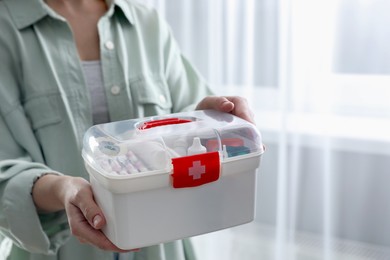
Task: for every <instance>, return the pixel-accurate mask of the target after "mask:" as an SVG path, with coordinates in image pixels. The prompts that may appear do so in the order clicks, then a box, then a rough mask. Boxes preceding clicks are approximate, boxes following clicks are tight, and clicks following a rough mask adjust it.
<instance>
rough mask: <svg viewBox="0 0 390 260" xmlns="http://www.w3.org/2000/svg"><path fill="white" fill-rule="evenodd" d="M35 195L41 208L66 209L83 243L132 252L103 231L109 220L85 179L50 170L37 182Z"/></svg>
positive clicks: (73, 229) (33, 191) (34, 197)
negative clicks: (62, 174) (60, 174)
mask: <svg viewBox="0 0 390 260" xmlns="http://www.w3.org/2000/svg"><path fill="white" fill-rule="evenodd" d="M32 195H33V199H34V202H35V204H36V207H37V209H38V210H39V211H41V212H42V211H43V212H55V211H58V210H63V209H65V211H66V214H67V217H68V222H69V226H70V230H71V233H72V235H74V236H75V237H77V238H78V240H79V241H80V242H81V243H88V244H91V245H94V246H96V247H98V248H100V249H102V250H108V251H115V252H128V250H122V249H120V248H118V247H116V246H115V245H114V244H113V243H112V242H111V241H110V240H109V239H108V238H107V237H106V236H105V235H104V234H103V232H102V231H101V228H102V227H103V226H104V225H105V224H106V220H105V218H104V215H103V212H102V211H101V209H100V208H99V206H98V205H97V204H96V202H95V200H94V197H93V193H92V189H91V185H90V184H89V182H88V181H86V180H85V179H83V178H79V177H70V176H59V175H54V174H47V175H44V176H42V177H41V178H39V179H38V181H37V182H36V183H35V184H34V187H33V190H32Z"/></svg>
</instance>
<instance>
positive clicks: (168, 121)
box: [138, 117, 192, 130]
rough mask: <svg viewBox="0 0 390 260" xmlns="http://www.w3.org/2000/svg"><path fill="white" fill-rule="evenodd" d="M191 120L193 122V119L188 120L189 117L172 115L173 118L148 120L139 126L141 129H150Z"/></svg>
mask: <svg viewBox="0 0 390 260" xmlns="http://www.w3.org/2000/svg"><path fill="white" fill-rule="evenodd" d="M190 122H192V121H191V120H188V119H183V118H177V117H171V118H165V119H159V120H152V121H147V122H144V123H143V124H142V125H140V126H139V127H138V128H139V129H140V130H145V129H149V128H152V127H157V126H163V125H176V124H184V123H190Z"/></svg>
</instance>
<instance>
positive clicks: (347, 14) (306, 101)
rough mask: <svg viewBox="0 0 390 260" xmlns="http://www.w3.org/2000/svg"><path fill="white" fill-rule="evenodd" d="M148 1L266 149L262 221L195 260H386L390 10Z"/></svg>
mask: <svg viewBox="0 0 390 260" xmlns="http://www.w3.org/2000/svg"><path fill="white" fill-rule="evenodd" d="M143 1H144V2H148V3H149V4H152V5H154V6H155V7H156V8H157V9H158V10H159V11H160V13H161V14H162V15H163V16H165V18H166V19H167V20H168V22H169V24H170V25H171V27H172V30H173V33H174V35H175V37H176V39H177V41H178V42H179V45H180V46H181V48H182V50H183V53H184V54H185V55H186V56H187V57H188V58H189V59H190V60H191V61H192V62H193V63H194V64H195V66H196V67H197V68H198V69H199V70H200V71H201V73H202V74H203V75H204V76H205V77H206V78H207V79H208V80H209V82H210V83H211V84H212V86H213V88H214V90H215V91H216V92H217V93H219V94H221V95H230V94H234V95H244V96H246V97H247V98H248V100H249V102H250V104H251V106H252V108H253V109H254V111H255V113H256V121H257V125H258V127H259V129H260V131H261V133H262V134H263V142H264V144H265V145H266V147H267V150H266V152H265V154H264V155H263V158H262V163H261V166H260V171H259V173H258V174H259V175H258V177H259V178H258V194H257V209H256V212H257V215H256V219H255V221H254V222H252V223H250V224H245V225H242V226H239V227H235V228H231V229H228V230H224V231H219V232H214V233H211V234H207V235H202V236H198V237H195V238H194V239H193V240H194V241H195V245H196V250H197V253H198V254H199V255H200V259H202V260H204V259H216V260H218V259H224V260H246V259H248V260H252V259H253V260H257V259H259V260H260V259H266V260H268V259H277V260H285V259H297V260H300V259H331V260H333V259H354V260H355V259H390V120H389V118H390V15H389V13H390V12H389V10H390V2H389V1H388V0H327V1H324V0H322V1H320V0H279V1H276V0H245V1H239V0H212V1H208V0H196V1H195V0H181V1H178V0H176V1H175V0H164V1H163V0H154V1H152V0H150V1H146V0H143Z"/></svg>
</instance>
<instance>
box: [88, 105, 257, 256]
mask: <svg viewBox="0 0 390 260" xmlns="http://www.w3.org/2000/svg"><path fill="white" fill-rule="evenodd" d="M194 143H195V145H193V144H194ZM196 144H197V145H196ZM194 147H195V149H193V148H194ZM263 152H264V150H263V145H262V140H261V136H260V133H259V131H258V130H257V128H256V127H255V126H254V125H252V124H250V123H248V122H247V121H245V120H242V119H240V118H238V117H236V116H233V115H231V114H227V113H220V112H217V111H212V110H204V111H193V112H186V113H177V114H170V115H166V116H156V117H149V118H142V119H135V120H125V121H119V122H113V123H107V124H101V125H96V126H93V127H91V128H90V129H89V130H88V131H87V132H86V134H85V136H84V147H83V151H82V155H83V158H84V161H85V165H86V168H87V170H88V172H89V175H90V182H91V185H92V189H93V192H94V195H95V199H96V201H97V203H98V205H99V206H100V207H101V208H102V210H103V213H104V215H105V217H106V220H107V225H106V226H105V227H104V229H103V232H104V233H105V235H106V236H107V237H108V238H109V239H110V240H111V241H112V242H113V243H114V244H115V245H116V246H118V247H119V248H122V249H133V248H141V247H145V246H149V245H154V244H158V243H163V242H168V241H173V240H176V239H181V238H186V237H191V236H195V235H200V234H204V233H208V232H212V231H217V230H221V229H224V228H229V227H233V226H237V225H240V224H244V223H248V222H250V221H252V220H253V219H254V215H255V199H256V174H257V168H258V167H259V164H260V158H261V155H262V154H263ZM192 153H195V154H194V155H190V154H192ZM197 153H198V154H197Z"/></svg>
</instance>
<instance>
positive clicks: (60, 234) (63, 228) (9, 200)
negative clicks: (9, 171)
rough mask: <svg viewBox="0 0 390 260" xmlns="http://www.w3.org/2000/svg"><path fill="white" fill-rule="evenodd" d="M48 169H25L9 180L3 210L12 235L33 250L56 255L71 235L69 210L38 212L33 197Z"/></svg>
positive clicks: (18, 243)
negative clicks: (39, 179)
mask: <svg viewBox="0 0 390 260" xmlns="http://www.w3.org/2000/svg"><path fill="white" fill-rule="evenodd" d="M47 172H48V170H47V169H30V170H26V171H24V172H21V173H19V174H18V175H16V176H14V177H13V178H11V179H10V180H9V181H8V183H7V186H6V187H5V190H4V196H3V201H2V203H3V205H2V209H3V210H4V212H3V214H4V217H5V219H6V221H7V222H8V230H7V231H8V232H9V234H8V236H9V237H10V238H11V239H12V240H13V242H14V243H15V244H16V245H17V246H19V247H21V248H22V249H25V250H27V251H29V252H31V253H43V254H54V253H56V252H57V250H58V248H59V247H60V246H61V245H63V244H64V242H65V240H66V239H67V238H68V237H69V235H70V232H69V228H68V224H67V219H66V214H65V211H60V212H56V213H49V214H38V212H37V209H36V207H35V204H34V201H33V199H32V196H31V190H32V187H33V185H34V182H35V181H36V180H37V179H38V178H39V177H41V176H42V175H45V174H47ZM53 174H57V173H55V172H54V173H53ZM58 174H59V173H58Z"/></svg>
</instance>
